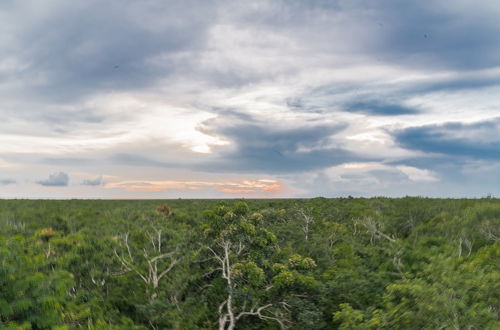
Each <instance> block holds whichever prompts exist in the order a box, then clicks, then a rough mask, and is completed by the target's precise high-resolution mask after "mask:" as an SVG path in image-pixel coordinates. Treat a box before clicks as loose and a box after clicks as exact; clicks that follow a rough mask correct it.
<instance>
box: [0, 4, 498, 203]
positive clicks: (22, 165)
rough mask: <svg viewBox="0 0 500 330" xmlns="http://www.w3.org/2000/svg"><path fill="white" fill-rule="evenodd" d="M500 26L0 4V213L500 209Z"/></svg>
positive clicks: (401, 18)
mask: <svg viewBox="0 0 500 330" xmlns="http://www.w3.org/2000/svg"><path fill="white" fill-rule="evenodd" d="M499 17H500V3H499V2H497V1H486V0H484V1H483V0H475V1H472V0H470V1H465V0H455V1H453V2H450V1H448V0H436V1H433V2H432V4H431V3H430V2H427V1H416V0H405V1H398V0H392V1H383V0H373V1H357V0H349V1H347V0H338V1H336V0H331V1H325V0H309V1H306V0H272V1H271V0H270V1H264V0H252V1H229V0H227V1H224V0H221V1H216V0H199V1H196V0H184V1H170V0H100V1H97V0H85V1H66V0H44V1H39V0H23V1H15V0H2V1H0V21H1V22H2V23H1V29H0V54H1V55H0V116H1V117H0V118H1V119H2V120H1V121H0V198H281V197H316V196H323V197H339V196H348V195H351V196H366V197H369V196H390V197H399V196H406V195H409V196H417V195H418V196H430V197H484V196H487V195H490V194H491V195H493V196H495V195H500V56H499V54H500V20H499Z"/></svg>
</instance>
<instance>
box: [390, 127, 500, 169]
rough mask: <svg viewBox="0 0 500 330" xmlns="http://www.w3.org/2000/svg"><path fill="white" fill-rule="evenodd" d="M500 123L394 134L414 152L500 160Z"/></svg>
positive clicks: (430, 128) (416, 129)
mask: <svg viewBox="0 0 500 330" xmlns="http://www.w3.org/2000/svg"><path fill="white" fill-rule="evenodd" d="M499 131H500V119H499V118H496V119H492V120H490V121H482V122H478V123H473V124H464V123H447V124H444V125H426V126H417V127H410V128H406V129H404V130H400V131H397V132H395V133H394V137H395V140H396V142H397V143H399V144H400V145H401V146H402V147H404V148H407V149H410V150H419V151H424V152H429V153H437V154H443V155H448V156H458V157H469V158H474V159H490V160H500V136H499V135H498V132H499Z"/></svg>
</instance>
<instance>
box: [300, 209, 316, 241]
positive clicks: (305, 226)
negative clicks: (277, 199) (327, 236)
mask: <svg viewBox="0 0 500 330" xmlns="http://www.w3.org/2000/svg"><path fill="white" fill-rule="evenodd" d="M298 212H299V215H300V217H301V219H302V221H303V222H302V231H303V232H304V234H305V238H306V241H308V240H309V230H310V228H309V227H310V226H311V225H312V224H313V223H314V217H313V216H312V215H311V211H310V210H309V209H306V210H305V211H304V210H303V209H300V210H299V211H298Z"/></svg>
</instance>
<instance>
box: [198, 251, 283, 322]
mask: <svg viewBox="0 0 500 330" xmlns="http://www.w3.org/2000/svg"><path fill="white" fill-rule="evenodd" d="M218 245H219V247H220V250H221V251H220V252H217V251H215V250H214V249H212V248H211V247H208V249H209V250H210V252H211V253H212V254H213V255H214V258H215V260H217V262H218V264H219V265H220V267H218V268H216V269H215V270H219V271H221V277H222V278H223V279H225V280H226V284H227V298H226V300H224V301H223V302H222V303H221V304H220V305H219V309H218V312H219V330H234V328H235V327H236V323H237V322H238V320H240V319H241V318H242V317H244V316H257V317H258V318H260V319H261V320H273V321H276V322H277V323H278V324H279V325H280V328H281V329H285V328H286V327H285V324H286V322H287V320H286V319H285V318H284V317H280V316H278V315H274V314H273V316H270V315H265V314H263V312H264V311H266V310H268V309H269V308H270V307H272V306H273V304H266V305H263V306H260V307H257V306H255V307H252V308H251V309H250V310H245V309H246V308H245V307H246V305H247V303H246V302H245V303H243V306H241V308H238V309H241V310H242V311H241V312H240V313H238V314H236V310H238V309H237V308H236V307H235V306H234V305H233V304H234V291H235V290H236V284H235V283H234V281H233V279H232V267H233V265H232V264H231V259H230V257H231V254H234V255H236V256H239V255H241V254H242V253H243V252H244V250H245V245H244V244H243V243H242V242H239V243H238V244H233V243H232V242H230V241H222V242H220V243H219V244H218ZM212 272H213V271H211V272H210V273H212ZM282 304H283V305H285V306H286V303H284V302H283V303H282Z"/></svg>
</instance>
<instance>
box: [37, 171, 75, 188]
mask: <svg viewBox="0 0 500 330" xmlns="http://www.w3.org/2000/svg"><path fill="white" fill-rule="evenodd" d="M37 183H38V184H39V185H42V186H46V187H65V186H67V185H68V183H69V176H68V175H67V174H66V173H64V172H59V173H53V174H50V175H49V177H48V178H47V179H45V180H40V181H37Z"/></svg>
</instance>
